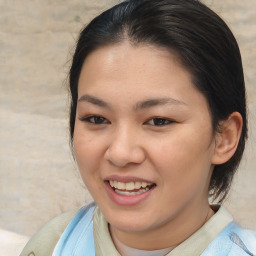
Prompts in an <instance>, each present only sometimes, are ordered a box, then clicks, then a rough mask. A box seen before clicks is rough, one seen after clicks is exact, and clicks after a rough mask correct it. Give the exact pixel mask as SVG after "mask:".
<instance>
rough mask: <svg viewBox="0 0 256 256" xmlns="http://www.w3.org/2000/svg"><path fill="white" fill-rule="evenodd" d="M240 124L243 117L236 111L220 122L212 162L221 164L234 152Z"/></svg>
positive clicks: (237, 141)
mask: <svg viewBox="0 0 256 256" xmlns="http://www.w3.org/2000/svg"><path fill="white" fill-rule="evenodd" d="M242 126H243V118H242V116H241V114H240V113H238V112H233V113H232V114H231V115H230V116H229V118H228V119H227V120H225V121H222V122H221V127H220V132H218V134H217V135H216V139H215V142H216V143H215V150H214V154H213V157H212V164H215V165H216V164H223V163H225V162H227V161H228V160H229V159H230V158H231V157H232V156H233V155H234V154H235V152H236V149H237V145H238V143H239V139H240V136H241V131H242Z"/></svg>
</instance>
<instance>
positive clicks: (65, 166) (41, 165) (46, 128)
mask: <svg viewBox="0 0 256 256" xmlns="http://www.w3.org/2000/svg"><path fill="white" fill-rule="evenodd" d="M115 2H117V1H115V0H112V1H111V0H105V1H94V0H72V1H68V0H56V1H51V0H10V1H7V0H0V86H1V94H0V104H1V109H0V120H1V129H0V143H1V149H0V200H1V201H0V228H2V229H6V230H9V231H14V232H17V233H20V234H24V235H27V236H30V235H32V234H33V233H34V232H35V231H36V230H38V228H39V227H40V226H41V225H42V224H43V223H45V222H46V221H47V220H49V219H50V218H52V217H53V216H55V215H57V214H60V213H61V212H63V211H67V210H68V209H71V208H73V207H76V206H80V205H83V204H84V203H86V202H88V201H90V200H91V199H90V196H89V195H88V192H87V190H86V188H84V186H83V184H82V182H81V180H80V177H79V173H78V171H77V170H76V167H75V165H74V163H73V160H72V156H71V153H70V150H69V145H68V121H67V117H68V114H67V113H68V98H67V93H66V92H67V90H66V82H65V79H66V76H67V72H68V67H69V65H70V61H69V60H70V58H71V54H72V52H73V47H74V44H75V40H76V38H77V35H78V32H79V30H80V29H81V28H82V26H83V25H84V24H85V23H87V22H88V21H89V20H90V19H91V18H92V17H94V16H95V15H96V14H98V13H100V11H102V10H104V9H106V8H107V7H108V6H111V5H112V4H113V3H115ZM205 2H206V3H207V4H208V5H209V6H210V7H212V8H213V9H214V10H216V11H217V12H218V13H219V14H220V15H221V16H222V17H223V18H224V19H225V20H226V21H227V23H228V24H229V25H230V27H231V28H232V30H233V32H234V34H235V36H236V37H237V39H238V42H239V44H240V47H241V53H242V57H243V62H244V68H245V79H246V83H247V90H248V101H249V111H250V114H249V117H250V118H251V121H250V128H251V130H250V141H249V143H248V148H247V151H246V157H245V161H244V162H243V164H242V165H241V168H240V174H239V175H238V176H237V178H236V180H235V185H234V186H233V187H232V191H231V196H230V198H229V200H228V201H227V202H226V205H227V207H228V208H229V209H230V210H231V212H232V213H233V214H234V215H235V216H236V218H237V219H238V221H240V222H241V223H242V224H244V225H246V226H250V227H254V228H256V220H255V216H256V200H255V195H256V186H255V180H256V173H255V170H256V165H255V162H254V158H255V156H256V154H255V152H256V140H255V137H256V131H255V130H256V129H255V127H256V125H255V124H256V121H255V120H256V118H255V116H256V86H255V84H256V71H255V70H256V69H255V64H256V49H255V45H256V16H255V13H256V1H255V0H245V1H243V3H242V2H241V1H238V0H225V1H217V0H211V1H210V0H207V1H205Z"/></svg>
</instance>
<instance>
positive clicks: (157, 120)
mask: <svg viewBox="0 0 256 256" xmlns="http://www.w3.org/2000/svg"><path fill="white" fill-rule="evenodd" d="M171 123H173V121H172V120H170V119H166V118H161V117H154V118H152V119H150V120H149V121H148V124H150V125H153V126H164V125H168V124H171Z"/></svg>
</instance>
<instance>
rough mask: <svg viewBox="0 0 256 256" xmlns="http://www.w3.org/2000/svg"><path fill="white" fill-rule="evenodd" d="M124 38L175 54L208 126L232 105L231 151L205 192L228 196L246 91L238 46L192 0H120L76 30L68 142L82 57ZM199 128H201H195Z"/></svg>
mask: <svg viewBox="0 0 256 256" xmlns="http://www.w3.org/2000/svg"><path fill="white" fill-rule="evenodd" d="M123 41H129V42H130V43H131V44H133V45H135V46H136V45H140V44H149V45H154V46H156V47H161V48H165V49H166V50H168V51H171V53H173V54H175V55H176V56H177V57H178V58H179V60H180V62H181V63H182V64H183V66H184V67H185V68H186V69H187V70H188V71H189V72H190V73H191V74H192V77H193V83H194V86H195V88H197V89H198V90H199V91H200V92H201V93H202V94H203V95H204V96H205V98H206V99H207V102H208V105H209V109H210V113H211V117H212V127H213V132H218V125H219V123H220V121H223V120H226V119H227V118H228V117H229V115H230V114H231V113H233V112H235V111H237V112H239V113H240V114H241V115H242V117H243V128H242V133H241V138H240V141H239V145H238V147H237V150H236V153H235V154H234V155H233V157H232V158H231V159H230V160H229V161H228V162H226V163H224V164H221V165H217V166H215V168H214V171H213V174H212V178H211V182H210V187H209V195H210V196H213V198H214V199H217V198H218V199H219V202H222V201H223V199H224V198H225V197H226V196H227V193H228V191H229V188H230V184H231V181H232V179H233V176H234V173H235V171H236V169H237V167H238V165H239V163H240V160H241V158H242V155H243V151H244V147H245V142H246V139H247V113H246V95H245V84H244V75H243V68H242V61H241V56H240V51H239V47H238V45H237V42H236V39H235V38H234V36H233V34H232V32H231V31H230V29H229V28H228V26H227V25H226V23H225V22H224V21H223V20H222V19H221V18H220V17H219V16H218V15H217V14H216V13H214V12H213V11H212V10H210V9H209V8H208V7H207V6H205V5H204V4H202V3H201V2H200V1H197V0H130V1H123V2H121V3H120V4H118V5H115V6H114V7H112V8H110V9H108V10H107V11H105V12H103V13H102V14H100V15H99V16H97V17H96V18H94V19H93V20H92V21H91V22H90V23H89V24H88V25H87V26H86V27H85V28H84V29H83V30H82V31H81V33H80V36H79V39H78V42H77V46H76V50H75V53H74V56H73V62H72V65H71V68H70V74H69V82H70V94H71V105H70V138H71V144H72V143H73V134H74V124H75V118H76V106H77V97H78V96H77V91H78V88H77V87H78V80H79V76H80V72H81V68H82V65H83V63H84V60H85V59H86V57H87V56H88V54H90V53H91V52H92V51H94V50H96V49H98V48H99V47H102V46H105V45H110V44H118V43H121V42H123ZM198 132H200V131H198Z"/></svg>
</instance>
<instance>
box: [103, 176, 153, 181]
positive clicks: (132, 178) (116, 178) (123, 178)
mask: <svg viewBox="0 0 256 256" xmlns="http://www.w3.org/2000/svg"><path fill="white" fill-rule="evenodd" d="M104 180H105V181H109V180H114V181H119V182H124V183H128V182H132V181H139V182H147V183H154V182H152V181H150V180H146V179H142V178H139V177H135V176H120V175H111V176H107V177H105V178H104Z"/></svg>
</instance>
